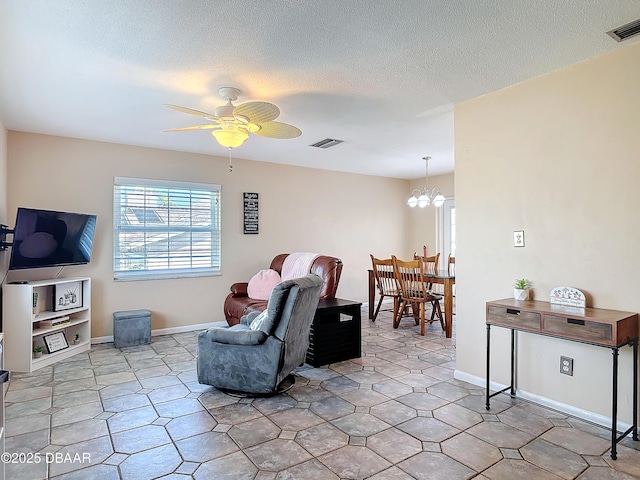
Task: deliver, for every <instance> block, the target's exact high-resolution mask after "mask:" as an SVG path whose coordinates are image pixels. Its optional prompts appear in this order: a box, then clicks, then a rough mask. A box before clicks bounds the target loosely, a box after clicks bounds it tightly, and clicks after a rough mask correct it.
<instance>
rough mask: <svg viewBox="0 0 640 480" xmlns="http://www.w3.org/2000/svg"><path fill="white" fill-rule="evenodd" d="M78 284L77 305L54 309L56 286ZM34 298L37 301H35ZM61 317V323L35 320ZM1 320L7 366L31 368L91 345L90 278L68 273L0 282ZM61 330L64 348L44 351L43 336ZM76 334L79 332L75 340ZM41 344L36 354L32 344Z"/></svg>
mask: <svg viewBox="0 0 640 480" xmlns="http://www.w3.org/2000/svg"><path fill="white" fill-rule="evenodd" d="M77 287H79V291H78V292H76V295H78V300H79V301H78V302H77V303H79V306H74V307H72V308H64V309H61V310H56V309H55V305H56V301H55V292H56V289H60V288H62V289H68V290H74V289H77ZM36 298H37V301H34V300H35V299H36ZM56 319H59V320H61V321H62V322H63V323H62V324H61V325H58V326H56V325H54V326H46V327H43V326H40V325H39V324H38V322H42V321H51V320H52V321H55V320H56ZM2 323H3V330H4V336H5V340H6V342H5V347H4V361H5V367H6V368H7V369H8V370H12V371H15V372H32V371H34V370H37V369H38V368H42V367H45V366H47V365H51V364H52V363H54V362H57V361H59V360H62V359H64V358H68V357H71V356H73V355H76V354H78V353H81V352H86V351H88V350H89V349H90V348H91V279H90V278H87V277H67V278H56V279H53V280H38V281H33V282H28V283H8V284H5V285H3V286H2ZM56 332H63V333H64V338H65V339H66V342H67V343H68V345H69V346H68V347H67V348H62V349H60V350H56V351H54V352H52V353H47V347H46V345H45V341H44V337H45V336H47V335H50V334H55V333H56ZM76 334H79V335H80V338H79V341H78V343H77V344H75V343H74V337H75V335H76ZM35 346H40V347H42V350H43V353H42V356H41V357H39V358H35V357H34V354H33V348H34V347H35Z"/></svg>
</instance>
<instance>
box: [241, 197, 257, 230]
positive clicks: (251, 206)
mask: <svg viewBox="0 0 640 480" xmlns="http://www.w3.org/2000/svg"><path fill="white" fill-rule="evenodd" d="M242 198H243V200H244V233H245V235H257V234H258V233H259V229H258V194H257V193H248V192H244V193H243V194H242Z"/></svg>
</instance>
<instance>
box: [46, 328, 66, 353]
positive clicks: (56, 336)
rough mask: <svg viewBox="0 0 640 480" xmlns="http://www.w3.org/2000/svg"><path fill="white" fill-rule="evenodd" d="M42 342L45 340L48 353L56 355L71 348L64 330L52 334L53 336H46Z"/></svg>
mask: <svg viewBox="0 0 640 480" xmlns="http://www.w3.org/2000/svg"><path fill="white" fill-rule="evenodd" d="M42 340H44V344H45V346H46V347H47V353H54V352H58V351H60V350H64V349H65V348H69V342H67V337H65V336H64V330H62V331H60V332H56V333H52V334H51V335H44V336H43V337H42Z"/></svg>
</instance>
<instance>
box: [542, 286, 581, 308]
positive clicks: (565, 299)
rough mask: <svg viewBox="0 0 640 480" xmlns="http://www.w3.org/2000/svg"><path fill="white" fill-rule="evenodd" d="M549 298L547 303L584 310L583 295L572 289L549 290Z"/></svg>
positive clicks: (558, 288)
mask: <svg viewBox="0 0 640 480" xmlns="http://www.w3.org/2000/svg"><path fill="white" fill-rule="evenodd" d="M549 297H550V298H549V303H551V304H553V305H567V306H569V307H580V308H585V306H586V305H587V301H586V297H585V295H584V293H582V292H581V291H580V290H578V289H577V288H573V287H556V288H554V289H553V290H551V294H550V295H549Z"/></svg>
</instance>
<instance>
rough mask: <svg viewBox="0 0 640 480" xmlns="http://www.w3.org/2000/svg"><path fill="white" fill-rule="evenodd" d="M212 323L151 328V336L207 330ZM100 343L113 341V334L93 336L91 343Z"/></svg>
mask: <svg viewBox="0 0 640 480" xmlns="http://www.w3.org/2000/svg"><path fill="white" fill-rule="evenodd" d="M211 325H212V323H199V324H197V325H186V326H184V327H170V328H159V329H157V330H151V336H152V337H157V336H159V335H173V334H174V333H184V332H193V331H194V330H206V329H207V328H209V327H210V326H211ZM98 343H113V335H107V336H105V337H93V338H92V339H91V344H92V345H95V344H98Z"/></svg>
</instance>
